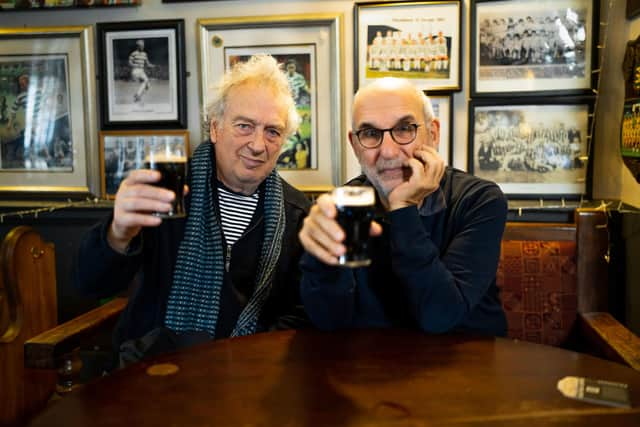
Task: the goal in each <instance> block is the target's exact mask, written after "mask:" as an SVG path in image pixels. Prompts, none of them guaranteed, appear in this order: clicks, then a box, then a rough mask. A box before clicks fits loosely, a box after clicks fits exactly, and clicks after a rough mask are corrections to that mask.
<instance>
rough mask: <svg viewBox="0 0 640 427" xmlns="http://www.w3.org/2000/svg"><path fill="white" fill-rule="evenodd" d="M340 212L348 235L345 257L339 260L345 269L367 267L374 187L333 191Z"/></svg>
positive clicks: (344, 188) (368, 262) (343, 227)
mask: <svg viewBox="0 0 640 427" xmlns="http://www.w3.org/2000/svg"><path fill="white" fill-rule="evenodd" d="M333 200H334V202H335V204H336V208H337V209H338V217H337V220H338V224H340V227H342V229H343V230H344V233H345V235H346V237H345V239H344V242H343V243H344V245H345V247H346V249H347V251H346V253H345V254H344V255H342V256H340V258H339V259H338V262H339V263H340V265H343V266H345V267H364V266H367V265H369V264H371V259H370V258H369V228H370V226H371V218H372V217H373V205H374V203H375V196H374V192H373V188H371V187H355V186H353V187H350V186H345V187H338V188H336V189H335V190H334V191H333Z"/></svg>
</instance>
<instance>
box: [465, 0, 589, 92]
mask: <svg viewBox="0 0 640 427" xmlns="http://www.w3.org/2000/svg"><path fill="white" fill-rule="evenodd" d="M599 4H600V3H599V2H597V1H595V0H554V1H553V2H540V1H538V0H472V2H471V6H470V7H471V28H470V30H469V32H470V40H471V45H470V47H469V49H470V59H471V64H470V74H469V78H470V91H471V97H472V98H477V97H501V96H505V95H506V94H507V93H508V94H509V96H532V97H537V96H584V95H588V94H590V93H592V91H593V88H594V87H595V85H596V81H597V76H596V75H595V73H593V70H595V69H597V62H598V55H597V49H598V47H597V42H598V35H599ZM559 11H561V13H559ZM550 34H553V35H555V37H551V36H550ZM517 46H519V48H518V47H517Z"/></svg>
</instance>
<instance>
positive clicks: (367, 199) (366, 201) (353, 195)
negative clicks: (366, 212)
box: [333, 185, 376, 206]
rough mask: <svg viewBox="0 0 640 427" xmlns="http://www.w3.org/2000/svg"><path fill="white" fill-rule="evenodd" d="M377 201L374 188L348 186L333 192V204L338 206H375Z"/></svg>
mask: <svg viewBox="0 0 640 427" xmlns="http://www.w3.org/2000/svg"><path fill="white" fill-rule="evenodd" d="M375 200H376V198H375V195H374V192H373V188H372V187H358V186H349V185H346V186H343V187H337V188H336V189H334V190H333V202H334V203H335V204H336V205H338V206H373V205H374V204H375Z"/></svg>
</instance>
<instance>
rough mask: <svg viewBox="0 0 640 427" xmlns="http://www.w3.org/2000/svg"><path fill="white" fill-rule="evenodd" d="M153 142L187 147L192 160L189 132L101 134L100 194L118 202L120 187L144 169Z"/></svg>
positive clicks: (170, 130) (103, 132)
mask: <svg viewBox="0 0 640 427" xmlns="http://www.w3.org/2000/svg"><path fill="white" fill-rule="evenodd" d="M153 138H172V139H173V142H175V143H176V144H183V145H184V152H185V153H186V154H187V156H189V154H190V151H189V131H188V130H186V129H177V130H173V129H168V130H110V131H102V132H100V190H101V194H102V195H103V197H105V198H106V199H115V195H116V192H117V190H118V187H119V186H120V183H121V182H122V180H124V178H126V176H127V174H128V173H129V171H131V170H133V169H141V168H143V167H144V158H145V150H146V148H147V147H148V146H149V143H150V142H151V140H152V139H153Z"/></svg>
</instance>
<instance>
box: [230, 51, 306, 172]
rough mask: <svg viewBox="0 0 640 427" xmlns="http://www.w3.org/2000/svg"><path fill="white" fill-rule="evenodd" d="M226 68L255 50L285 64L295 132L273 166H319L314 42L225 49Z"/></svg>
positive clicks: (286, 142) (297, 167)
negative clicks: (295, 119)
mask: <svg viewBox="0 0 640 427" xmlns="http://www.w3.org/2000/svg"><path fill="white" fill-rule="evenodd" d="M224 52H225V69H227V70H229V69H231V67H232V66H233V65H234V64H235V63H236V62H238V61H246V60H248V59H249V58H250V57H251V55H253V54H255V53H268V54H270V55H271V56H273V57H274V58H275V59H276V61H278V63H280V64H284V69H285V75H286V76H287V79H288V80H289V87H290V89H291V92H292V95H293V99H294V101H295V103H296V109H297V111H298V114H299V115H300V119H301V120H300V126H299V128H298V131H297V132H295V133H294V134H293V135H291V136H290V137H289V139H288V140H287V141H285V143H284V144H283V146H282V149H281V151H280V156H278V161H277V163H276V167H277V168H278V169H279V170H283V169H284V170H287V169H294V170H305V169H317V168H318V139H317V134H318V129H317V126H318V117H317V114H316V112H317V104H316V102H317V101H316V92H317V91H316V50H315V45H300V46H298V45H293V46H254V47H246V48H225V50H224Z"/></svg>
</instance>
